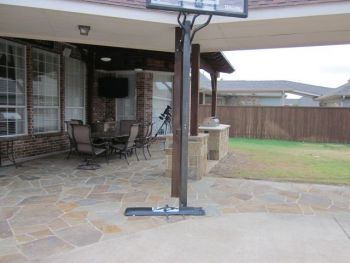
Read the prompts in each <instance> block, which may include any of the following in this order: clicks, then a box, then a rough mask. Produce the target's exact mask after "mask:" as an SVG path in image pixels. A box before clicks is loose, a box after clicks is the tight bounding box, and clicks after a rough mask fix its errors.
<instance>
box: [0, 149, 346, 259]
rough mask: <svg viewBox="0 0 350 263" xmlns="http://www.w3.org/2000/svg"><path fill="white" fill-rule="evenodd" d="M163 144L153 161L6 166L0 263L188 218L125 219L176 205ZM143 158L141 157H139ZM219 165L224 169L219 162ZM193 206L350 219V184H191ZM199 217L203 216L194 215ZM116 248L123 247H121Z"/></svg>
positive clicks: (0, 172)
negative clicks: (138, 210)
mask: <svg viewBox="0 0 350 263" xmlns="http://www.w3.org/2000/svg"><path fill="white" fill-rule="evenodd" d="M161 147H162V146H161V145H159V146H157V147H155V148H153V149H152V153H153V154H152V158H151V159H150V160H147V161H145V160H143V159H142V160H140V161H136V160H135V157H134V156H133V157H131V159H132V161H131V163H130V165H129V166H128V165H127V164H126V162H125V160H120V159H118V158H112V160H111V161H110V163H109V164H106V163H105V162H104V159H101V160H99V162H100V163H101V165H102V168H101V169H98V170H94V171H84V170H78V169H76V168H77V165H78V164H79V162H80V159H79V157H77V156H73V157H72V158H71V159H70V160H65V156H64V155H55V156H50V157H46V158H42V159H36V160H32V161H28V162H25V163H22V164H21V166H20V167H18V168H15V167H13V166H12V167H2V168H0V263H2V262H7V263H8V262H28V261H32V262H38V261H45V258H46V257H48V256H52V255H58V254H62V253H66V252H68V251H72V250H74V249H77V248H79V247H84V246H87V245H91V244H95V243H98V242H101V241H103V240H106V239H113V238H117V237H120V236H122V235H128V234H130V233H134V232H138V231H141V230H145V229H151V228H156V227H159V226H161V225H164V224H171V223H177V222H178V221H182V220H186V218H183V217H170V218H168V219H167V218H164V217H125V216H124V215H123V212H124V210H125V208H126V207H130V206H153V207H154V206H164V205H166V204H168V205H170V206H177V203H178V201H177V199H175V198H170V183H171V181H170V178H167V177H165V173H164V171H165V159H164V154H163V152H162V151H161V150H159V148H161ZM141 158H142V157H141ZM216 165H220V162H219V163H217V164H216ZM188 200H189V201H188V203H189V205H191V206H202V207H204V208H205V210H206V213H207V215H206V217H220V216H221V215H223V214H233V213H246V212H260V213H289V214H301V215H305V216H310V215H311V216H312V215H318V214H331V215H334V214H344V213H345V214H349V212H350V187H349V186H331V185H315V184H300V183H279V182H269V181H254V180H243V179H227V178H218V177H211V176H210V172H209V174H208V175H207V176H206V177H205V178H203V179H202V180H199V181H190V182H189V186H188ZM191 219H194V220H201V218H200V217H198V218H191ZM116 249H117V248H116Z"/></svg>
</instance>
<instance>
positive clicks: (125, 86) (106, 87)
mask: <svg viewBox="0 0 350 263" xmlns="http://www.w3.org/2000/svg"><path fill="white" fill-rule="evenodd" d="M98 95H99V96H100V97H106V98H125V97H127V96H128V95H129V80H128V78H116V77H101V78H99V80H98Z"/></svg>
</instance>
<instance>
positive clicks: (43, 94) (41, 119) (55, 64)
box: [33, 49, 60, 133]
mask: <svg viewBox="0 0 350 263" xmlns="http://www.w3.org/2000/svg"><path fill="white" fill-rule="evenodd" d="M59 65H60V62H59V55H58V54H55V53H51V52H47V51H44V50H40V49H33V128H34V132H35V133H46V132H57V131H59V127H60V126H59V125H60V118H59V116H60V112H59V107H60V105H59Z"/></svg>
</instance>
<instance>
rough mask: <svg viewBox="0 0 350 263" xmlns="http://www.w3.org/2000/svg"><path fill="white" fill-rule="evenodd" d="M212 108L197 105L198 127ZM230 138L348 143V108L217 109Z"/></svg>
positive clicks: (221, 107) (349, 110) (256, 107)
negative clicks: (229, 127) (228, 125)
mask: <svg viewBox="0 0 350 263" xmlns="http://www.w3.org/2000/svg"><path fill="white" fill-rule="evenodd" d="M210 112H211V106H210V105H200V106H199V111H198V115H199V116H198V120H199V123H201V122H202V121H203V119H204V118H205V117H208V116H210ZM217 117H218V118H219V119H220V122H221V123H224V124H230V125H231V129H230V136H231V137H248V138H264V139H284V140H295V141H308V142H333V143H350V108H319V107H312V108H309V107H260V106H251V107H250V106H245V107H236V106H218V107H217Z"/></svg>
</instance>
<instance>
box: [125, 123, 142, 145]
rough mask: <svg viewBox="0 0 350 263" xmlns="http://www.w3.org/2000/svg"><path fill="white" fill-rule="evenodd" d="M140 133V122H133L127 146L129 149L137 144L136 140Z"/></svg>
mask: <svg viewBox="0 0 350 263" xmlns="http://www.w3.org/2000/svg"><path fill="white" fill-rule="evenodd" d="M138 134H139V124H133V125H131V127H130V133H129V139H128V143H127V145H126V147H127V148H128V149H129V148H131V147H133V146H134V145H135V140H136V138H137V135H138Z"/></svg>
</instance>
